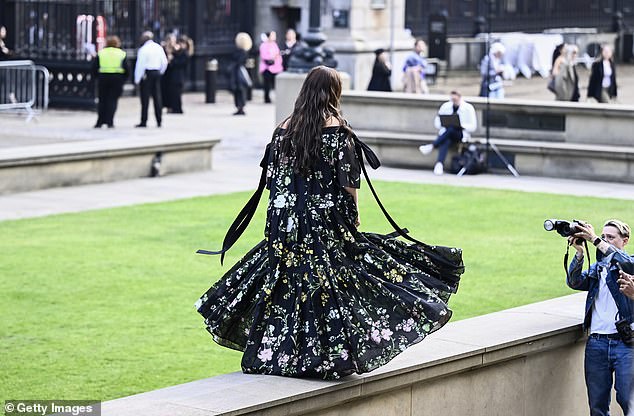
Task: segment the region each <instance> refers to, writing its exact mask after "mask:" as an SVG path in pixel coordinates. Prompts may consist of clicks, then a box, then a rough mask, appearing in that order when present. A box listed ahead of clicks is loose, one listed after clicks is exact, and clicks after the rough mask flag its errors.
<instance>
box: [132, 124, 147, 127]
mask: <svg viewBox="0 0 634 416" xmlns="http://www.w3.org/2000/svg"><path fill="white" fill-rule="evenodd" d="M134 127H137V128H138V127H143V128H145V127H147V125H145V124H137V125H136V126H134Z"/></svg>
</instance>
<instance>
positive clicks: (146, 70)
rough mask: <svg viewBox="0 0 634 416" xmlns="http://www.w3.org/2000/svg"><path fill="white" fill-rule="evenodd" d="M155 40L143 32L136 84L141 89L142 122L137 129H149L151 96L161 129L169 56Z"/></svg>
mask: <svg viewBox="0 0 634 416" xmlns="http://www.w3.org/2000/svg"><path fill="white" fill-rule="evenodd" d="M153 38H154V34H153V33H152V32H149V31H148V32H143V34H142V35H141V45H142V46H141V47H140V48H139V51H138V52H137V59H136V66H135V67H134V84H135V85H139V86H140V89H141V122H140V123H139V124H137V125H136V126H135V127H147V116H148V106H149V104H150V96H151V97H152V101H153V104H154V116H155V117H156V125H157V126H158V127H161V114H162V112H163V103H162V102H161V101H162V100H161V75H162V74H163V73H165V70H166V69H167V56H166V55H165V51H164V50H163V48H162V47H161V45H159V44H158V43H156V42H154V41H153V40H152V39H153Z"/></svg>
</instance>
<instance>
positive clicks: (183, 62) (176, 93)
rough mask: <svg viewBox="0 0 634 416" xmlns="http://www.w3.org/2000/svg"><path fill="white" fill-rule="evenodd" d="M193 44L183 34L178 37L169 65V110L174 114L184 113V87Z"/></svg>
mask: <svg viewBox="0 0 634 416" xmlns="http://www.w3.org/2000/svg"><path fill="white" fill-rule="evenodd" d="M192 45H193V43H191V42H190V39H189V38H188V37H187V36H185V35H183V36H179V37H178V39H177V41H176V44H175V45H174V48H173V50H172V60H171V62H170V63H169V65H168V71H169V72H170V75H169V77H168V79H167V83H166V85H167V92H168V94H167V95H168V101H169V103H170V105H169V108H168V112H169V113H172V114H183V100H182V96H183V87H184V85H185V79H186V78H187V76H186V72H187V64H188V62H189V57H190V56H191V53H190V49H191V48H192Z"/></svg>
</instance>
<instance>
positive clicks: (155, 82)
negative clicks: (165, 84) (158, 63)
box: [141, 70, 163, 126]
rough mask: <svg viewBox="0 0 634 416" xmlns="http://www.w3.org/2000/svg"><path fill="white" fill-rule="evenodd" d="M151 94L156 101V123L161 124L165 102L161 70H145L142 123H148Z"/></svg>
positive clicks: (142, 92)
mask: <svg viewBox="0 0 634 416" xmlns="http://www.w3.org/2000/svg"><path fill="white" fill-rule="evenodd" d="M150 96H152V101H153V103H154V115H155V116H156V123H157V124H158V125H159V126H160V125H161V113H162V111H163V103H162V100H161V72H160V71H158V70H152V71H149V70H148V71H145V78H144V79H143V80H142V81H141V124H142V125H145V124H147V110H148V106H149V105H150Z"/></svg>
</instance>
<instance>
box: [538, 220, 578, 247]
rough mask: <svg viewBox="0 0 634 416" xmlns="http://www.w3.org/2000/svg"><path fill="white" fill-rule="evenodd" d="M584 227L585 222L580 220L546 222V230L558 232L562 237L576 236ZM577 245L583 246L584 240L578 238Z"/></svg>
mask: <svg viewBox="0 0 634 416" xmlns="http://www.w3.org/2000/svg"><path fill="white" fill-rule="evenodd" d="M583 225H585V222H583V221H579V220H572V221H566V220H556V219H549V220H546V221H544V230H546V231H557V234H559V235H560V236H562V237H570V236H571V235H574V234H576V233H578V232H579V231H581V229H580V228H579V226H583ZM575 243H576V244H578V245H581V244H583V238H577V240H576V241H575Z"/></svg>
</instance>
